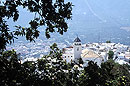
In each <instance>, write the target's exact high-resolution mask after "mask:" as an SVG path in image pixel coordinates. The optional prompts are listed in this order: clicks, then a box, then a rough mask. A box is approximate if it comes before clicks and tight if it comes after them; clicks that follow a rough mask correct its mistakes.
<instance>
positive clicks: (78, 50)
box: [73, 36, 82, 61]
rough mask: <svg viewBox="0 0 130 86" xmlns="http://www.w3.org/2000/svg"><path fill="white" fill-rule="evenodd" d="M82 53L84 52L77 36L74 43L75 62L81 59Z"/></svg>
mask: <svg viewBox="0 0 130 86" xmlns="http://www.w3.org/2000/svg"><path fill="white" fill-rule="evenodd" d="M81 51H82V46H81V40H80V39H79V37H78V36H77V38H76V39H75V40H74V43H73V52H74V59H75V61H76V60H77V59H79V58H80V57H81Z"/></svg>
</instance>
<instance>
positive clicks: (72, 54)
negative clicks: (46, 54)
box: [62, 37, 130, 66]
mask: <svg viewBox="0 0 130 86" xmlns="http://www.w3.org/2000/svg"><path fill="white" fill-rule="evenodd" d="M109 51H112V52H114V56H113V60H115V62H118V63H119V64H130V47H129V46H126V45H123V44H120V43H118V44H116V43H88V44H82V43H81V40H80V39H79V37H77V38H76V39H75V40H74V43H73V45H72V46H69V47H66V48H63V55H62V58H63V59H64V60H65V61H66V62H71V61H75V62H76V61H78V59H79V58H82V60H83V62H84V64H83V66H86V65H87V63H88V61H94V62H97V64H98V65H100V64H101V63H102V62H105V61H107V60H108V52H109Z"/></svg>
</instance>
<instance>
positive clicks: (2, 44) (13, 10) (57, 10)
mask: <svg viewBox="0 0 130 86" xmlns="http://www.w3.org/2000/svg"><path fill="white" fill-rule="evenodd" d="M20 6H22V7H23V9H27V11H29V12H31V13H35V16H34V19H32V20H30V22H29V27H25V28H24V26H17V25H16V26H15V27H16V30H15V31H13V32H11V31H10V28H9V25H8V23H7V21H6V19H10V18H13V21H14V22H15V21H17V20H18V18H19V15H20V14H19V10H18V7H20ZM71 16H72V3H71V2H67V3H65V1H64V0H2V1H0V50H3V49H5V48H6V45H7V44H11V43H12V42H14V39H15V38H16V37H17V36H25V37H26V39H27V40H29V41H34V40H35V39H36V38H37V37H38V36H39V33H40V31H39V30H38V28H39V27H42V26H45V27H46V28H45V34H46V37H47V38H50V34H49V33H50V32H51V33H53V32H58V33H60V34H63V32H66V31H67V29H68V25H67V23H66V21H67V20H68V19H71ZM56 28H57V29H56Z"/></svg>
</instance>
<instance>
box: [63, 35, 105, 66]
mask: <svg viewBox="0 0 130 86" xmlns="http://www.w3.org/2000/svg"><path fill="white" fill-rule="evenodd" d="M62 57H63V59H64V60H65V61H66V62H71V61H77V60H78V59H79V58H82V60H83V61H84V65H87V63H88V61H94V62H97V64H98V65H100V64H101V63H102V61H103V58H102V57H101V56H100V55H99V54H97V53H96V52H94V51H93V50H91V49H89V48H87V46H85V47H84V46H82V43H81V40H80V38H79V37H76V39H75V40H74V42H73V45H72V46H70V47H66V48H63V55H62Z"/></svg>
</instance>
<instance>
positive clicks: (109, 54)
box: [108, 51, 114, 59]
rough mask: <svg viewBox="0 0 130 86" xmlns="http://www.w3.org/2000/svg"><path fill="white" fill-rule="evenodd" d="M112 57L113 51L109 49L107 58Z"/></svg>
mask: <svg viewBox="0 0 130 86" xmlns="http://www.w3.org/2000/svg"><path fill="white" fill-rule="evenodd" d="M113 58H114V52H113V51H109V52H108V59H113Z"/></svg>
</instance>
